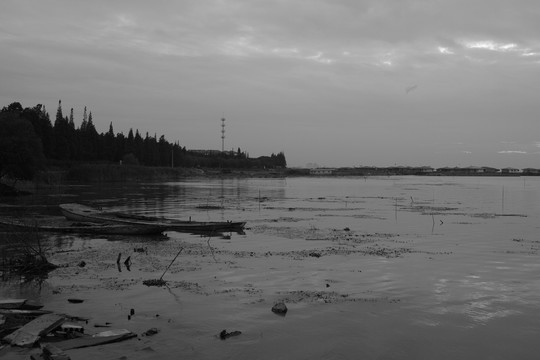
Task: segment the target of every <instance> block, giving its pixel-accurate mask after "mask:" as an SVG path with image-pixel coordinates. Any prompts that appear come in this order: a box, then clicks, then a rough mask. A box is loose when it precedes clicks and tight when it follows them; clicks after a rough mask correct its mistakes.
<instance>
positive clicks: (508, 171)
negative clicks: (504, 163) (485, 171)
mask: <svg viewBox="0 0 540 360" xmlns="http://www.w3.org/2000/svg"><path fill="white" fill-rule="evenodd" d="M501 173H502V174H519V173H521V170H519V169H516V168H512V167H507V168H504V169H501Z"/></svg>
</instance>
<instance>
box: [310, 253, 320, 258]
mask: <svg viewBox="0 0 540 360" xmlns="http://www.w3.org/2000/svg"><path fill="white" fill-rule="evenodd" d="M309 256H311V257H316V258H319V257H321V254H319V253H317V252H310V253H309Z"/></svg>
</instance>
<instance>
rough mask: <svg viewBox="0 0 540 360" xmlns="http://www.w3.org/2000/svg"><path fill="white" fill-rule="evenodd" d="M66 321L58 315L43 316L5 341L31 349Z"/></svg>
mask: <svg viewBox="0 0 540 360" xmlns="http://www.w3.org/2000/svg"><path fill="white" fill-rule="evenodd" d="M65 320H66V318H65V317H64V316H62V315H58V314H45V315H41V316H39V317H37V318H35V319H34V320H32V321H30V322H29V323H28V324H26V325H24V326H23V327H22V328H20V329H18V330H15V331H14V332H12V333H11V334H9V335H7V336H5V337H4V339H3V340H4V341H6V342H8V343H10V344H11V345H15V346H24V347H29V346H32V345H34V344H35V343H36V342H37V341H38V340H39V338H40V336H42V335H46V334H48V333H49V332H50V331H52V330H54V329H55V328H57V327H58V326H60V325H62V324H63V323H64V321H65Z"/></svg>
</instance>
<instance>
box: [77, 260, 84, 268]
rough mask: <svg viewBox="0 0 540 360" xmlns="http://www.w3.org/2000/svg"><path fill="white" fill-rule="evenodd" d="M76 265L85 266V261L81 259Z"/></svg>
mask: <svg viewBox="0 0 540 360" xmlns="http://www.w3.org/2000/svg"><path fill="white" fill-rule="evenodd" d="M77 266H78V267H85V266H86V262H85V261H84V260H81V262H80V263H78V264H77Z"/></svg>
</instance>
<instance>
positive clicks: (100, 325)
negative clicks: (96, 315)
mask: <svg viewBox="0 0 540 360" xmlns="http://www.w3.org/2000/svg"><path fill="white" fill-rule="evenodd" d="M94 327H97V328H101V327H107V328H108V327H111V323H110V322H106V323H104V324H101V323H96V324H94Z"/></svg>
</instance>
